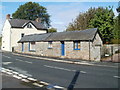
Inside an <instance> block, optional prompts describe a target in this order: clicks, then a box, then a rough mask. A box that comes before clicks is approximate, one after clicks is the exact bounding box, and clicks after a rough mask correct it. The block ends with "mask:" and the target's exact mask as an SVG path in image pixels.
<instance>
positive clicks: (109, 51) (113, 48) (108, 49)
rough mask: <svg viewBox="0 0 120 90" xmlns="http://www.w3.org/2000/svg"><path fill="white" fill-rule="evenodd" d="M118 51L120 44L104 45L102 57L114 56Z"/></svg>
mask: <svg viewBox="0 0 120 90" xmlns="http://www.w3.org/2000/svg"><path fill="white" fill-rule="evenodd" d="M118 50H120V44H104V45H103V47H101V56H102V57H105V55H108V56H111V55H114V54H115V53H117V51H118Z"/></svg>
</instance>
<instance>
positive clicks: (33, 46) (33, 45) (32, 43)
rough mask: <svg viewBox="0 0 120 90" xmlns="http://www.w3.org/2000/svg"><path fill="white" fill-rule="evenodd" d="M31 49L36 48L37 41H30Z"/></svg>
mask: <svg viewBox="0 0 120 90" xmlns="http://www.w3.org/2000/svg"><path fill="white" fill-rule="evenodd" d="M30 50H35V42H31V43H30Z"/></svg>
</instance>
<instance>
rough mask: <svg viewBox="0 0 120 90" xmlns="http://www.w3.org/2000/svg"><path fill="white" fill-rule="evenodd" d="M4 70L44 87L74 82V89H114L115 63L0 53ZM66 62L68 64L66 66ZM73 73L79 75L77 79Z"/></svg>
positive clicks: (117, 64)
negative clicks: (33, 80) (21, 75)
mask: <svg viewBox="0 0 120 90" xmlns="http://www.w3.org/2000/svg"><path fill="white" fill-rule="evenodd" d="M2 60H3V62H2V64H3V67H4V68H7V69H11V70H14V71H16V72H19V73H22V74H24V75H27V76H28V77H34V78H36V79H37V80H38V81H41V80H42V81H44V82H47V83H49V86H48V87H53V86H56V85H57V86H61V87H65V88H68V86H69V85H70V83H71V82H72V81H76V82H74V83H75V86H74V88H118V87H119V85H118V80H119V79H120V77H119V75H118V72H119V70H118V68H119V67H118V66H119V63H111V62H109V63H107V62H100V63H99V62H88V61H87V62H86V61H82V60H80V61H81V62H79V63H72V62H73V61H72V62H71V61H70V60H69V59H68V60H66V59H62V60H61V59H57V58H48V57H38V56H30V55H22V54H13V53H9V52H3V53H2ZM68 61H70V62H71V63H70V62H68ZM75 62H78V61H75ZM76 71H80V74H79V75H78V77H77V79H76V80H74V77H75V76H76Z"/></svg>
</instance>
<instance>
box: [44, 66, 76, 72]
mask: <svg viewBox="0 0 120 90" xmlns="http://www.w3.org/2000/svg"><path fill="white" fill-rule="evenodd" d="M44 66H45V67H48V68H54V69H59V70H65V71H73V72H75V71H76V70H70V69H66V68H61V67H56V66H49V65H44Z"/></svg>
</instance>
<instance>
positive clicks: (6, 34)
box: [1, 20, 11, 51]
mask: <svg viewBox="0 0 120 90" xmlns="http://www.w3.org/2000/svg"><path fill="white" fill-rule="evenodd" d="M10 28H11V25H10V23H9V21H8V20H6V21H5V24H4V26H3V31H2V46H1V49H2V50H4V51H10Z"/></svg>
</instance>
